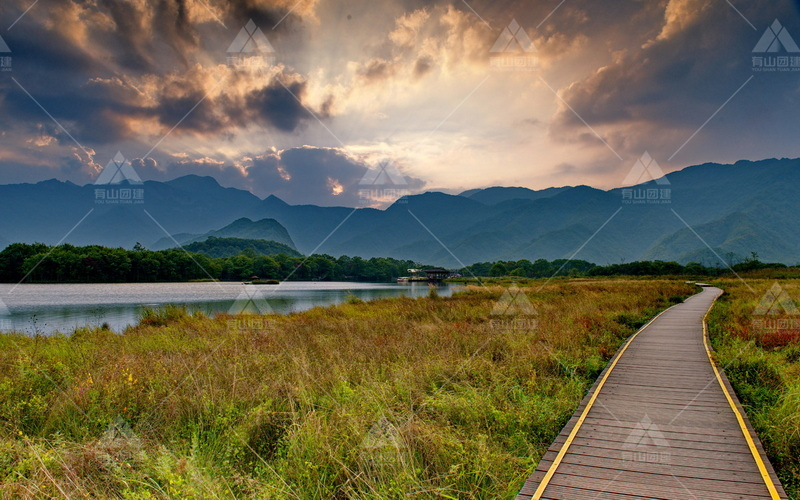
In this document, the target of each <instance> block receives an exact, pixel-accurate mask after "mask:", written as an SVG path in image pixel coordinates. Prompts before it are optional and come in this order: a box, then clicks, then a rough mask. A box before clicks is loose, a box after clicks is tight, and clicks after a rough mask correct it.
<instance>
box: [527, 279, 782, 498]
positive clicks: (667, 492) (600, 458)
mask: <svg viewBox="0 0 800 500" xmlns="http://www.w3.org/2000/svg"><path fill="white" fill-rule="evenodd" d="M720 293H721V291H720V290H718V289H716V288H713V287H707V288H704V289H703V292H701V293H700V294H698V295H695V296H693V297H691V298H690V299H689V300H687V301H685V302H684V303H682V304H678V305H676V306H674V307H672V308H670V309H669V310H668V311H666V312H665V313H662V314H661V315H659V316H658V317H657V318H656V319H655V320H654V321H652V322H651V323H650V324H649V325H647V326H646V327H645V328H644V329H642V330H640V331H639V332H638V333H637V335H636V336H635V337H634V338H633V340H631V341H629V343H628V344H627V345H626V347H625V348H623V349H622V350H621V351H620V353H617V354H616V355H615V357H614V358H612V362H611V363H609V367H613V369H611V368H609V367H607V368H606V369H605V370H604V371H603V373H601V375H600V377H599V378H598V381H596V382H595V384H594V385H593V386H592V388H591V389H590V391H589V393H588V394H587V395H586V397H584V399H583V400H582V401H581V404H580V406H579V408H578V410H577V411H576V412H575V414H574V415H573V417H572V418H571V419H570V420H569V422H568V423H567V425H566V426H565V427H564V429H562V431H561V433H560V434H559V436H558V437H557V438H556V440H555V441H554V442H553V443H552V444H551V445H550V447H549V448H548V451H547V452H546V453H545V455H544V456H543V457H542V460H541V461H540V462H539V464H538V465H537V467H536V470H535V471H534V472H533V473H532V474H531V476H530V477H529V478H528V480H527V481H526V482H525V484H524V485H523V487H522V489H521V490H520V492H519V495H518V496H517V498H519V499H524V500H528V499H535V498H537V490H539V491H538V494H539V495H540V496H539V498H554V499H555V498H559V499H564V498H568V499H570V500H581V499H584V498H585V499H593V500H595V499H598V498H603V499H619V500H626V499H634V498H636V499H640V498H658V499H669V500H673V499H679V498H691V499H697V498H708V499H712V500H723V499H729V498H741V499H766V498H784V499H785V498H787V497H786V494H785V492H784V491H783V489H782V488H781V487H780V483H779V481H778V480H777V476H776V475H775V472H774V470H773V469H772V467H771V465H769V462H768V461H767V460H766V458H765V455H764V453H763V448H762V447H761V444H760V442H758V440H757V438H756V439H754V440H753V442H754V443H755V446H756V447H757V453H758V454H759V456H757V457H756V456H754V453H756V451H755V448H752V449H751V447H750V445H748V442H747V439H748V437H749V436H755V434H754V433H752V428H749V426H750V424H749V422H746V418H745V417H742V418H743V420H744V421H745V422H746V425H747V427H743V425H742V424H741V422H740V420H739V419H738V418H737V415H736V412H735V411H734V409H733V408H732V406H731V402H729V401H728V399H727V396H726V394H725V391H723V389H722V387H721V385H720V381H722V384H723V385H724V384H728V386H727V387H728V392H729V394H731V395H732V396H731V399H734V398H735V395H733V391H732V390H731V389H730V388H729V382H728V381H727V379H726V378H724V374H722V375H721V376H720V379H719V380H718V379H717V374H716V373H715V368H713V367H712V365H711V363H710V362H709V358H708V354H707V353H706V346H705V343H704V339H703V321H704V318H705V315H706V312H707V311H708V310H709V308H710V306H711V305H712V304H713V301H714V300H715V299H716V297H717V296H718V295H719V294H720ZM601 380H602V383H601V382H600V381H601ZM598 387H602V388H601V389H598ZM735 403H736V405H737V406H735V407H736V408H737V409H738V410H739V413H740V414H741V415H742V416H744V412H743V410H741V407H740V405H738V401H736V402H735ZM587 405H590V406H588V408H587ZM745 433H749V435H746V434H745ZM565 446H566V448H564V449H562V448H563V447H565ZM759 461H762V462H764V468H761V469H759V465H758V463H757V462H759ZM551 469H552V470H551ZM765 470H766V472H765ZM770 478H771V481H772V482H770ZM542 481H546V482H545V483H544V485H543V486H542V488H539V485H540V483H541V482H542ZM773 484H774V489H773V491H775V492H776V495H777V496H774V497H773V496H771V493H770V490H769V489H768V485H769V486H772V485H773ZM541 490H543V491H541Z"/></svg>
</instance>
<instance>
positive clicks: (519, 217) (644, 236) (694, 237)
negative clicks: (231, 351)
mask: <svg viewBox="0 0 800 500" xmlns="http://www.w3.org/2000/svg"><path fill="white" fill-rule="evenodd" d="M127 187H128V186H124V185H121V186H114V187H113V189H118V188H123V189H124V188H127ZM131 187H132V188H136V189H140V190H141V192H140V193H141V195H140V196H139V198H140V199H139V200H134V201H138V202H139V203H133V202H132V203H129V204H109V203H108V202H107V200H98V196H99V195H98V194H97V190H98V189H101V188H103V189H112V187H109V186H94V185H86V186H78V185H75V184H72V183H70V182H62V181H57V180H49V181H43V182H39V183H36V184H14V185H2V186H0V210H2V213H4V214H6V216H5V217H3V218H2V219H0V246H3V245H5V244H8V243H11V242H43V243H48V244H56V243H59V242H62V241H63V242H68V243H73V244H101V245H107V246H122V247H126V248H131V247H133V245H134V244H135V243H136V242H141V243H142V244H143V245H144V246H146V247H149V248H154V249H157V248H166V247H168V246H170V245H171V243H172V245H173V246H174V242H173V241H172V239H173V238H174V239H176V240H178V241H179V242H181V243H187V242H192V241H202V240H203V239H204V238H207V237H209V236H217V237H237V238H248V239H253V238H257V239H269V240H274V241H279V242H281V243H284V244H286V245H288V246H290V247H292V248H296V249H297V250H298V251H300V252H301V253H303V254H305V255H308V254H310V253H312V252H317V253H326V254H330V255H333V256H339V255H351V256H361V257H365V258H369V257H383V256H385V257H395V258H400V259H409V260H414V261H419V262H426V263H430V264H437V265H442V266H446V267H450V268H457V267H461V265H462V264H464V265H467V264H471V263H474V262H481V261H494V260H512V259H513V260H517V259H523V258H525V259H530V260H535V259H539V258H544V259H548V260H552V259H557V258H570V257H572V258H576V259H583V260H588V261H590V262H595V263H597V264H611V263H620V262H630V261H635V260H651V259H660V260H675V261H678V262H681V263H687V262H690V261H695V262H700V263H703V264H705V265H718V264H721V262H720V259H723V260H725V261H728V262H729V263H736V262H738V261H740V260H742V259H744V258H745V257H747V256H750V255H751V253H753V252H755V253H757V254H758V257H759V259H760V260H762V261H772V262H783V263H786V264H797V263H798V262H800V251H798V248H800V217H797V214H798V213H800V159H767V160H760V161H745V160H742V161H739V162H736V163H735V164H717V163H706V164H702V165H695V166H691V167H686V168H684V169H682V170H679V171H675V172H672V173H670V174H667V175H666V176H664V177H663V178H660V179H657V180H650V181H649V182H646V183H642V184H639V185H637V186H633V187H629V188H617V189H611V190H601V189H595V188H592V187H589V186H568V187H559V188H549V189H544V190H531V189H527V188H521V187H491V188H487V189H480V190H470V191H466V192H463V193H461V194H458V195H452V194H445V193H441V192H426V193H423V194H417V195H410V196H406V197H404V198H401V199H400V200H398V201H396V202H395V203H394V204H392V205H391V206H389V207H388V208H386V209H383V210H378V209H374V208H356V209H354V208H349V207H319V206H315V205H289V204H287V203H285V202H283V201H282V200H280V199H279V198H277V197H275V196H269V197H267V198H265V199H260V198H258V197H257V196H255V195H253V194H251V193H249V192H248V191H244V190H239V189H234V188H224V187H221V186H220V185H219V184H218V183H217V181H216V180H214V179H213V178H211V177H198V176H195V175H188V176H184V177H180V178H177V179H174V180H171V181H167V182H156V181H147V182H145V183H144V184H143V185H139V186H131ZM648 190H649V191H648ZM647 194H650V195H651V198H655V199H653V200H651V201H652V202H651V203H647V200H646V199H645V200H638V199H637V198H639V197H642V196H643V197H644V198H646V197H647V196H646V195H647ZM640 202H641V203H640ZM245 218H246V219H250V220H242V219H245ZM265 219H272V221H271V222H269V221H267V222H264V220H265ZM253 221H256V222H253ZM223 228H224V229H223Z"/></svg>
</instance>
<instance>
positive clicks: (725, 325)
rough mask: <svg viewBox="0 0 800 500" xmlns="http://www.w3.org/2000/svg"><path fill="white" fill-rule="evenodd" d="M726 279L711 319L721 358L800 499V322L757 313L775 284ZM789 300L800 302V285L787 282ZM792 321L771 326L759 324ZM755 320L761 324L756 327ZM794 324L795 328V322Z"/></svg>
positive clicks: (777, 465) (792, 492)
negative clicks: (764, 296) (798, 300)
mask: <svg viewBox="0 0 800 500" xmlns="http://www.w3.org/2000/svg"><path fill="white" fill-rule="evenodd" d="M746 281H747V285H745V284H743V283H742V282H740V281H739V280H723V281H721V282H720V285H721V286H722V287H723V288H724V289H725V295H723V296H722V297H721V298H720V299H719V300H718V301H717V304H716V305H715V306H714V308H713V309H712V311H711V314H710V315H709V332H710V335H711V341H712V345H713V347H714V349H715V351H716V352H715V356H716V357H717V359H718V362H719V364H720V366H722V367H724V369H725V372H726V374H727V376H728V378H729V379H730V381H731V385H732V386H733V388H734V390H735V391H736V393H737V395H738V396H739V399H740V401H741V403H742V405H743V406H744V407H745V409H746V410H747V415H748V417H749V419H750V421H751V423H752V424H753V427H754V429H755V430H756V433H757V434H758V436H759V438H760V439H761V442H762V443H763V445H764V448H765V451H766V453H767V455H768V456H769V458H770V461H771V462H772V464H773V466H774V467H775V469H776V472H777V473H778V476H779V477H780V479H781V482H782V483H783V486H784V488H785V489H786V491H787V494H788V495H789V497H790V498H791V499H793V500H797V499H800V363H799V361H800V328H797V324H798V322H800V317H798V316H794V317H793V318H792V317H791V316H788V315H786V314H785V312H784V311H782V310H781V308H780V305H778V304H776V306H777V307H776V308H775V310H776V312H780V313H781V314H777V315H771V314H769V315H760V314H757V311H756V308H757V306H758V304H759V302H760V301H761V299H762V297H763V295H764V294H765V293H766V292H767V290H769V289H770V287H771V286H772V285H773V284H774V283H775V280H774V279H753V278H752V277H747V278H746ZM778 283H779V286H780V287H781V288H782V289H783V291H784V292H786V293H787V294H788V295H789V297H791V298H793V299H794V300H795V303H797V299H798V298H800V281H798V280H792V279H782V280H780V281H778ZM765 319H766V320H767V321H768V322H773V321H776V320H778V319H783V320H788V321H787V322H786V323H785V324H784V326H785V327H784V328H773V327H777V326H778V324H777V323H768V324H767V326H766V327H764V325H763V324H759V323H758V321H763V320H765ZM754 320H755V321H756V323H754ZM793 320H794V324H793V323H792V321H793Z"/></svg>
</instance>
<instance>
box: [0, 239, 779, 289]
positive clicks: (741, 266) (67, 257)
mask: <svg viewBox="0 0 800 500" xmlns="http://www.w3.org/2000/svg"><path fill="white" fill-rule="evenodd" d="M425 267H428V266H424V265H421V264H419V263H417V262H414V261H410V260H398V259H393V258H391V257H373V258H370V259H363V258H361V257H348V256H341V257H332V256H330V255H324V254H320V255H312V256H309V257H303V256H299V255H286V254H285V253H278V254H275V255H262V254H259V253H258V252H257V251H256V250H255V249H254V248H245V249H244V250H243V251H242V252H241V253H239V254H238V255H234V256H229V257H211V256H209V255H204V254H202V253H194V252H188V251H186V250H184V249H169V250H159V251H152V250H147V249H145V248H144V247H142V246H141V245H139V244H137V245H136V246H135V247H134V248H133V249H132V250H126V249H124V248H108V247H103V246H98V245H90V246H83V247H79V246H74V245H69V244H65V245H59V246H48V245H45V244H42V243H34V244H27V243H14V244H12V245H9V246H8V247H6V248H5V249H4V250H3V251H2V252H0V282H4V283H19V282H23V281H24V282H27V283H142V282H180V281H195V280H221V281H242V280H249V279H250V278H252V277H258V278H260V279H275V280H286V279H289V280H293V281H311V280H321V281H373V282H389V281H394V280H396V279H397V278H398V277H400V276H407V275H408V269H410V268H425ZM732 267H733V269H734V270H735V271H737V272H741V271H752V270H757V269H765V268H782V267H787V266H786V265H784V264H775V263H763V262H760V261H759V260H758V256H757V255H756V254H752V255H751V257H749V258H747V259H744V261H743V262H740V263H738V264H736V265H734V266H732ZM725 272H727V268H723V267H708V266H705V265H702V264H699V263H696V262H690V263H688V264H686V265H682V264H679V263H677V262H664V261H642V262H629V263H623V264H611V265H608V266H598V265H595V264H593V263H591V262H587V261H584V260H567V259H556V260H553V261H547V260H545V259H538V260H536V261H534V262H531V261H530V260H527V259H522V260H517V261H496V262H479V263H476V264H472V265H470V266H467V267H465V268H464V269H461V270H460V271H459V273H460V274H461V275H462V276H465V277H469V276H478V277H501V276H512V277H526V278H545V277H551V276H575V277H579V276H587V277H590V276H614V275H625V276H666V275H692V276H698V275H702V276H718V275H720V274H723V273H725Z"/></svg>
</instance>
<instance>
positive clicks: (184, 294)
mask: <svg viewBox="0 0 800 500" xmlns="http://www.w3.org/2000/svg"><path fill="white" fill-rule="evenodd" d="M12 290H13V291H12ZM437 291H438V292H439V295H442V296H449V295H450V294H451V293H452V289H451V288H450V286H449V285H442V286H439V287H437ZM243 292H244V295H242V294H243ZM348 294H353V295H355V296H357V297H359V298H361V299H363V300H373V299H381V298H388V297H400V296H407V297H420V296H424V295H427V294H428V285H427V284H426V283H410V284H394V283H352V282H346V283H345V282H288V283H282V284H280V285H242V284H241V283H133V284H77V285H19V286H17V287H16V288H14V285H4V284H0V300H2V302H0V330H5V331H7V330H16V331H19V332H24V333H28V334H35V333H39V334H52V333H55V332H62V333H70V332H72V331H73V330H74V329H75V328H78V327H83V326H99V325H102V324H103V323H108V324H109V325H110V326H111V329H112V330H114V331H116V332H122V331H124V330H125V327H127V326H129V325H133V324H136V323H137V322H138V320H139V314H140V312H141V310H142V308H144V307H147V306H150V307H158V306H164V305H166V304H185V305H186V306H187V308H188V309H189V310H192V311H202V312H205V313H206V314H209V315H213V314H216V313H228V312H233V311H235V308H236V307H237V304H238V307H239V309H240V310H241V306H242V305H244V304H243V303H247V302H248V300H247V298H248V297H253V298H254V299H256V300H254V301H253V303H255V304H263V302H261V301H260V300H259V295H260V297H262V298H263V300H265V301H266V303H267V304H268V306H269V308H271V309H272V310H273V311H274V312H276V313H279V314H286V313H290V312H297V311H305V310H307V309H311V308H312V307H316V306H327V305H331V304H338V303H341V302H343V301H344V300H345V297H346V296H347V295H348ZM243 297H244V299H242V298H243Z"/></svg>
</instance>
